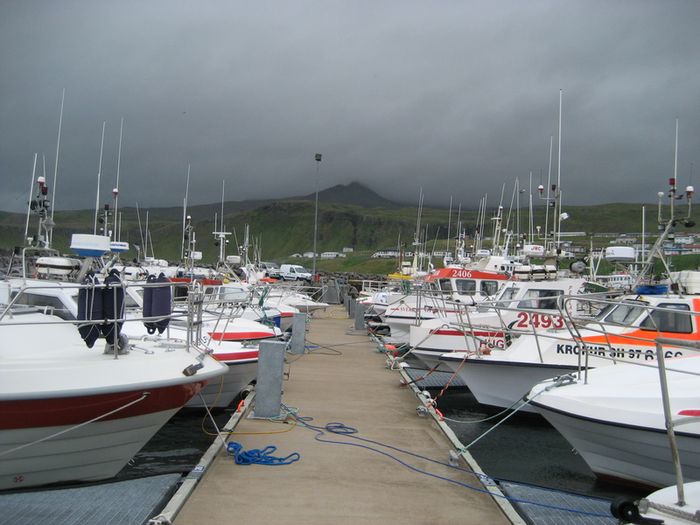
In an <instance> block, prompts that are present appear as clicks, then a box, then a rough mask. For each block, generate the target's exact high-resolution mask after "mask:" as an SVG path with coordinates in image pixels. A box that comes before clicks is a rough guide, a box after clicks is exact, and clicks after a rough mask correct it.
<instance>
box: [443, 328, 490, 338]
mask: <svg viewBox="0 0 700 525" xmlns="http://www.w3.org/2000/svg"><path fill="white" fill-rule="evenodd" d="M432 334H433V335H454V336H461V337H464V336H465V335H472V336H474V337H503V332H462V331H461V330H444V329H443V330H436V331H435V332H432Z"/></svg>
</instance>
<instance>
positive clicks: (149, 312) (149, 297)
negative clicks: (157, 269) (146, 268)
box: [143, 275, 156, 335]
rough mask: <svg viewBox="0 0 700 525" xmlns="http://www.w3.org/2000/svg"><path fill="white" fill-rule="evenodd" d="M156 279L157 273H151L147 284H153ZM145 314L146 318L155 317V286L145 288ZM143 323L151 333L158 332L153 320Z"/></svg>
mask: <svg viewBox="0 0 700 525" xmlns="http://www.w3.org/2000/svg"><path fill="white" fill-rule="evenodd" d="M155 280H156V276H155V275H149V276H148V277H147V278H146V284H153V283H154V282H155ZM143 316H144V317H145V318H149V317H153V288H151V287H150V286H146V287H145V288H144V289H143ZM143 324H144V326H145V327H146V331H147V332H148V333H149V335H153V334H155V333H156V324H155V323H154V322H153V321H144V322H143Z"/></svg>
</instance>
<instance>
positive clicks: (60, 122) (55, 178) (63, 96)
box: [47, 88, 66, 245]
mask: <svg viewBox="0 0 700 525" xmlns="http://www.w3.org/2000/svg"><path fill="white" fill-rule="evenodd" d="M65 99H66V88H63V92H62V93H61V112H60V114H59V117H58V138H57V139H56V161H55V163H54V167H53V194H52V195H51V222H52V223H53V222H54V220H53V217H54V212H55V210H56V208H55V204H56V183H57V182H58V154H59V152H60V151H61V127H62V126H63V102H64V101H65ZM47 235H48V237H49V245H50V244H51V241H52V240H53V229H51V231H50V232H47Z"/></svg>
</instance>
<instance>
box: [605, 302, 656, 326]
mask: <svg viewBox="0 0 700 525" xmlns="http://www.w3.org/2000/svg"><path fill="white" fill-rule="evenodd" d="M643 304H645V303H642V302H638V303H636V304H635V303H631V302H625V303H620V304H611V305H609V306H608V307H607V308H605V309H604V310H603V311H602V312H600V314H599V315H598V320H599V321H603V322H606V323H610V324H617V325H624V326H627V325H630V324H632V323H633V322H634V321H635V320H636V319H637V318H638V317H639V316H640V315H641V314H642V312H644V307H643V306H641V305H643Z"/></svg>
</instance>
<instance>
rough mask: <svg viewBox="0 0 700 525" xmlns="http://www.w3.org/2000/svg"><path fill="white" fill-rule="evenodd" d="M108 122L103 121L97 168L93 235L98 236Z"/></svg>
mask: <svg viewBox="0 0 700 525" xmlns="http://www.w3.org/2000/svg"><path fill="white" fill-rule="evenodd" d="M106 125H107V122H106V121H104V120H103V121H102V139H100V164H99V167H98V168H97V193H96V195H95V225H94V227H93V229H92V233H93V235H97V216H98V215H99V213H100V178H101V177H102V152H103V151H104V145H105V126H106Z"/></svg>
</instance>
